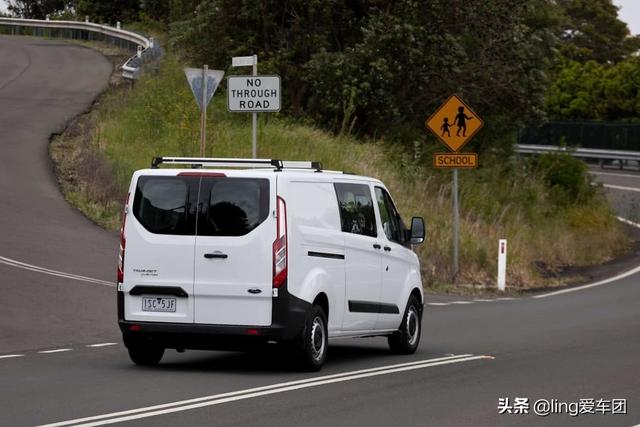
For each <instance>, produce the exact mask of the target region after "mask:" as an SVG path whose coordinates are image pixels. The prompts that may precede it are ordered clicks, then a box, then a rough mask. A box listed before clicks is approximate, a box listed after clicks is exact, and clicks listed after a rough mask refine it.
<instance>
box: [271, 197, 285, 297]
mask: <svg viewBox="0 0 640 427" xmlns="http://www.w3.org/2000/svg"><path fill="white" fill-rule="evenodd" d="M276 221H277V225H276V240H275V241H274V242H273V287H274V288H279V287H280V286H282V285H283V284H284V282H285V281H286V280H287V205H286V204H285V202H284V199H282V197H279V196H278V198H277V199H276Z"/></svg>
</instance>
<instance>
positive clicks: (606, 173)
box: [589, 171, 640, 178]
mask: <svg viewBox="0 0 640 427" xmlns="http://www.w3.org/2000/svg"><path fill="white" fill-rule="evenodd" d="M589 173H590V174H591V175H604V176H619V177H623V178H640V175H632V174H630V173H614V172H596V171H589Z"/></svg>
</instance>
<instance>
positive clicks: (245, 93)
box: [227, 76, 280, 113]
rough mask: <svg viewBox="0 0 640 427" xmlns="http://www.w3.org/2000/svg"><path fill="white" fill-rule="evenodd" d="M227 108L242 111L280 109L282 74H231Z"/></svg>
mask: <svg viewBox="0 0 640 427" xmlns="http://www.w3.org/2000/svg"><path fill="white" fill-rule="evenodd" d="M227 109H228V110H229V111H234V112H240V113H252V112H276V111H280V76H231V77H229V78H228V79H227Z"/></svg>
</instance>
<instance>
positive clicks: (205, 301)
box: [194, 171, 276, 326]
mask: <svg viewBox="0 0 640 427" xmlns="http://www.w3.org/2000/svg"><path fill="white" fill-rule="evenodd" d="M275 194H276V178H275V176H274V174H273V173H266V172H265V173H264V174H260V173H259V172H254V173H252V174H251V175H250V176H249V177H248V176H247V175H246V173H244V174H243V173H242V172H240V171H239V172H234V171H230V172H226V173H225V174H224V175H222V174H218V176H213V175H212V176H203V178H202V183H201V187H200V198H199V211H198V227H197V236H196V249H195V263H194V265H195V283H194V296H195V298H194V300H195V307H194V309H195V311H194V320H195V323H201V324H217V325H247V326H268V325H270V324H271V304H272V297H271V293H272V292H271V289H272V279H273V265H272V264H273V258H272V247H273V242H274V240H275V234H276V222H275V217H274V215H273V214H272V212H273V211H274V209H275Z"/></svg>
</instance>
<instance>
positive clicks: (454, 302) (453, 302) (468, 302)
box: [449, 301, 473, 304]
mask: <svg viewBox="0 0 640 427" xmlns="http://www.w3.org/2000/svg"><path fill="white" fill-rule="evenodd" d="M449 304H473V301H451V302H450V303H449Z"/></svg>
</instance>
